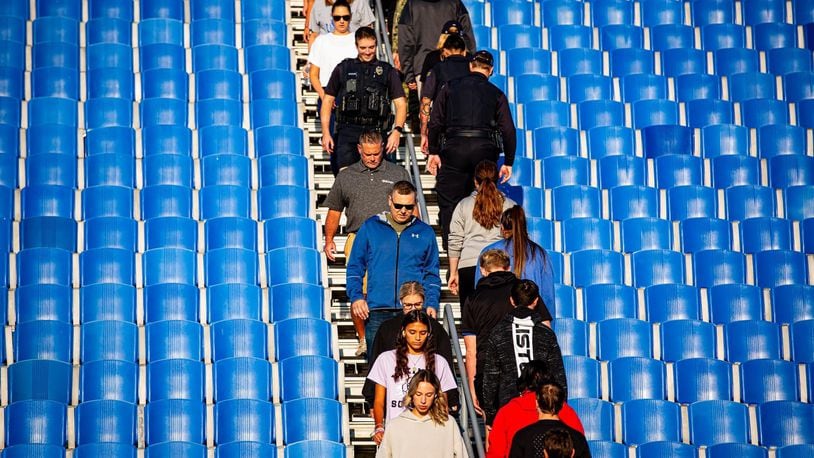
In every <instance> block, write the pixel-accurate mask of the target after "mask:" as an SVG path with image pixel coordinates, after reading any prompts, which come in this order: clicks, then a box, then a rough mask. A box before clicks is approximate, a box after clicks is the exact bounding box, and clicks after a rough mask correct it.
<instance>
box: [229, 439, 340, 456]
mask: <svg viewBox="0 0 814 458" xmlns="http://www.w3.org/2000/svg"><path fill="white" fill-rule="evenodd" d="M346 455H347V450H346V446H345V445H343V444H341V443H338V442H332V441H326V440H304V441H299V442H294V443H293V444H288V445H287V446H286V447H285V457H286V458H295V457H299V456H334V457H337V458H345V456H346ZM241 456H242V455H241Z"/></svg>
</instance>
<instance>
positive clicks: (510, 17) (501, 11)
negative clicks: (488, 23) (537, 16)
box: [492, 0, 535, 29]
mask: <svg viewBox="0 0 814 458" xmlns="http://www.w3.org/2000/svg"><path fill="white" fill-rule="evenodd" d="M534 6H535V5H534V4H533V3H529V2H525V1H515V0H500V1H496V2H495V4H494V9H493V10H492V27H498V28H499V29H500V28H502V27H503V26H505V25H510V24H532V23H534Z"/></svg>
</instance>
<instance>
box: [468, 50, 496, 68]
mask: <svg viewBox="0 0 814 458" xmlns="http://www.w3.org/2000/svg"><path fill="white" fill-rule="evenodd" d="M472 60H476V61H478V62H481V63H484V64H486V65H488V66H490V67H494V66H495V58H494V57H492V53H490V52H489V51H487V50H485V49H481V50H480V51H478V52H476V53H475V54H473V55H472Z"/></svg>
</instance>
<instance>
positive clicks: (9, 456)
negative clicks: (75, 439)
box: [3, 444, 79, 458]
mask: <svg viewBox="0 0 814 458" xmlns="http://www.w3.org/2000/svg"><path fill="white" fill-rule="evenodd" d="M78 453H79V452H77V454H76V455H74V456H79V455H78ZM3 456H4V457H5V458H30V457H32V456H36V457H40V456H46V457H49V458H50V457H53V458H62V457H64V456H65V447H64V446H62V445H48V444H20V445H13V446H11V447H9V446H6V448H5V449H3Z"/></svg>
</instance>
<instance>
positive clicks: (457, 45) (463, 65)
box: [420, 21, 469, 153]
mask: <svg viewBox="0 0 814 458" xmlns="http://www.w3.org/2000/svg"><path fill="white" fill-rule="evenodd" d="M450 22H453V23H454V21H450ZM441 59H442V60H441V61H440V62H438V63H437V64H435V65H434V66H433V67H432V69H431V70H429V71H428V72H427V77H426V79H425V80H424V84H423V85H422V86H421V116H420V117H421V151H423V152H424V153H427V152H428V147H429V143H428V137H427V123H428V122H429V119H430V106H431V105H432V101H433V100H435V97H436V96H437V95H438V91H439V90H440V89H441V88H442V87H443V86H444V85H445V84H446V83H447V81H450V80H454V79H456V78H460V77H462V76H466V75H468V74H469V58H468V57H466V42H465V41H464V39H463V37H462V36H461V35H459V34H457V33H456V34H450V35H449V36H448V37H447V39H446V41H444V46H443V47H442V48H441Z"/></svg>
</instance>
